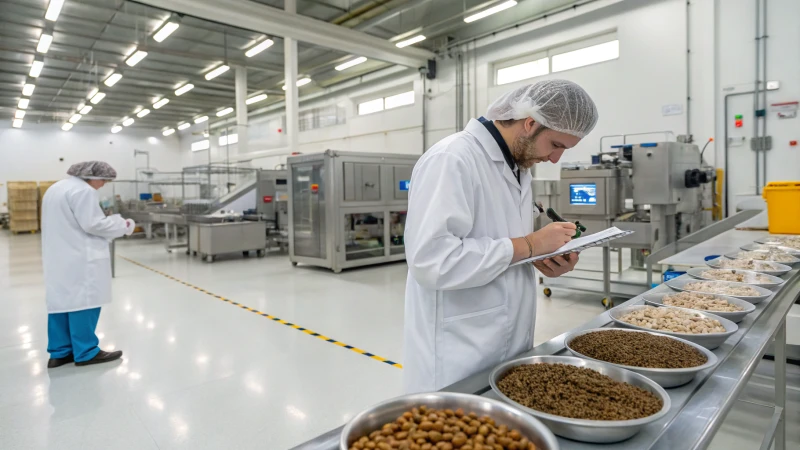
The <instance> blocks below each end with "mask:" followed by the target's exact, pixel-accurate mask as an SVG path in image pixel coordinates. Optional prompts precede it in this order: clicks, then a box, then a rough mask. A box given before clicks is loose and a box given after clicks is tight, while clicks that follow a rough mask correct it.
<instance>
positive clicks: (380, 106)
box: [358, 91, 414, 116]
mask: <svg viewBox="0 0 800 450" xmlns="http://www.w3.org/2000/svg"><path fill="white" fill-rule="evenodd" d="M413 104H414V91H407V92H403V93H401V94H396V95H390V96H388V97H383V98H376V99H375V100H369V101H366V102H363V103H359V104H358V115H359V116H363V115H365V114H372V113H376V112H379V111H384V110H387V109H393V108H399V107H401V106H407V105H413Z"/></svg>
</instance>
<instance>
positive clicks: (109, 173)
mask: <svg viewBox="0 0 800 450" xmlns="http://www.w3.org/2000/svg"><path fill="white" fill-rule="evenodd" d="M67 175H72V176H73V177H78V178H83V179H84V180H113V179H114V178H117V171H116V170H114V168H113V167H111V166H110V165H109V164H108V163H104V162H102V161H86V162H81V163H77V164H73V165H72V166H70V168H69V170H67Z"/></svg>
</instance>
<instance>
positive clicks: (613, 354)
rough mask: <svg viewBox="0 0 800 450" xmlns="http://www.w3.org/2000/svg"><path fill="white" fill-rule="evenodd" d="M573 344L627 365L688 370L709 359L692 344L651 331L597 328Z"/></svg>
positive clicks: (591, 354)
mask: <svg viewBox="0 0 800 450" xmlns="http://www.w3.org/2000/svg"><path fill="white" fill-rule="evenodd" d="M569 346H570V347H572V349H573V350H575V351H576V352H578V353H581V354H583V355H586V356H588V357H590V358H594V359H599V360H601V361H606V362H610V363H614V364H622V365H625V366H634V367H649V368H653V369H684V368H687V367H697V366H702V365H703V364H705V363H706V362H708V358H706V355H704V354H703V353H702V352H700V351H699V350H697V349H696V348H694V347H692V346H691V345H687V344H684V343H683V342H679V341H676V340H675V339H670V338H668V337H665V336H656V335H653V334H650V333H637V332H630V331H621V330H608V331H594V332H591V333H586V334H583V335H581V336H578V337H576V338H575V339H573V340H572V342H570V343H569Z"/></svg>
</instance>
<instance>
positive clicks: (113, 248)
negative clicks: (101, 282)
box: [109, 239, 117, 278]
mask: <svg viewBox="0 0 800 450" xmlns="http://www.w3.org/2000/svg"><path fill="white" fill-rule="evenodd" d="M109 247H111V278H114V277H116V276H117V271H116V262H117V258H116V254H117V252H116V250H117V245H116V241H114V240H113V239H112V240H111V243H110V244H109Z"/></svg>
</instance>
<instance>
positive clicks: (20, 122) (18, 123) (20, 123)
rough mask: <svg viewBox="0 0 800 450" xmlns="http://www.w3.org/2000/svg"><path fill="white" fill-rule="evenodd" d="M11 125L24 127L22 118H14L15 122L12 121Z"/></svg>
mask: <svg viewBox="0 0 800 450" xmlns="http://www.w3.org/2000/svg"><path fill="white" fill-rule="evenodd" d="M11 126H13V127H14V128H22V119H14V122H12V123H11Z"/></svg>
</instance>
